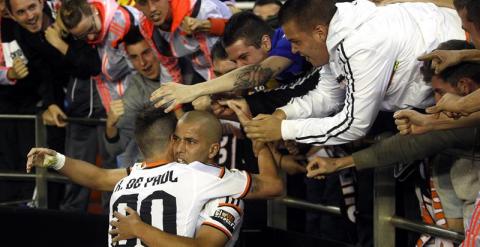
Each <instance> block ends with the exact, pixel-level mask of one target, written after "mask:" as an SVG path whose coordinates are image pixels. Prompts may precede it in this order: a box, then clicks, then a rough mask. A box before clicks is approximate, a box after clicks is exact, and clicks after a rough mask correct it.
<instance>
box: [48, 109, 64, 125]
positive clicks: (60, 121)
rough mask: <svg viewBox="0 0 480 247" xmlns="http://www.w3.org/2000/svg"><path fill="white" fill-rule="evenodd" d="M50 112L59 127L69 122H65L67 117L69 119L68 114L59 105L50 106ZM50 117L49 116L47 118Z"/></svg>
mask: <svg viewBox="0 0 480 247" xmlns="http://www.w3.org/2000/svg"><path fill="white" fill-rule="evenodd" d="M48 112H49V114H50V115H51V117H52V118H53V122H54V123H55V125H56V126H57V127H65V126H67V122H65V119H67V115H65V113H64V112H63V111H62V109H60V107H58V105H55V104H52V105H50V106H48ZM47 119H48V118H47Z"/></svg>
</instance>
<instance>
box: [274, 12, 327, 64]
mask: <svg viewBox="0 0 480 247" xmlns="http://www.w3.org/2000/svg"><path fill="white" fill-rule="evenodd" d="M283 31H284V32H285V36H286V37H287V38H288V40H289V41H290V42H291V43H292V52H293V53H300V55H302V56H303V57H305V59H306V60H307V61H308V62H310V63H311V64H312V65H313V66H315V67H318V66H322V65H325V64H327V63H328V59H329V54H328V50H327V43H326V40H327V32H328V27H326V26H324V25H318V26H316V27H315V28H314V29H313V30H311V31H304V30H302V29H300V28H299V27H298V25H297V24H296V23H294V22H293V21H290V22H287V23H286V24H284V25H283Z"/></svg>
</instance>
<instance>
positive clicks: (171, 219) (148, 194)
mask: <svg viewBox="0 0 480 247" xmlns="http://www.w3.org/2000/svg"><path fill="white" fill-rule="evenodd" d="M250 181H251V177H250V175H249V174H248V173H247V172H245V171H239V170H234V169H232V170H228V169H225V168H223V167H218V166H213V165H206V164H203V163H200V162H192V163H190V164H188V165H185V164H181V163H176V162H173V163H168V164H164V165H159V166H154V167H143V166H142V163H137V164H135V165H134V166H133V167H132V169H131V173H130V174H129V175H128V176H127V177H125V178H123V179H122V180H120V181H119V182H118V183H117V185H116V186H115V189H114V191H113V194H112V197H111V199H110V220H112V219H113V212H115V211H117V212H120V213H121V214H124V215H125V206H128V207H130V208H132V209H134V210H136V211H137V213H138V214H139V215H140V217H141V219H142V221H143V222H145V223H147V224H149V225H152V226H154V227H156V228H158V229H160V230H163V231H165V232H167V233H171V234H175V235H179V236H185V237H193V236H194V234H195V227H196V224H197V220H198V218H199V215H200V211H201V210H202V208H203V207H204V205H205V204H206V203H207V202H208V201H210V200H211V199H215V198H220V197H227V196H230V197H232V198H242V197H244V196H245V195H246V193H247V192H248V190H249V189H250V188H249V187H250ZM110 228H111V226H110ZM109 230H110V229H109ZM108 243H109V246H113V245H112V236H111V235H109V236H108ZM118 244H119V245H117V246H144V244H143V243H141V241H140V240H139V239H129V240H122V241H120V242H119V243H118Z"/></svg>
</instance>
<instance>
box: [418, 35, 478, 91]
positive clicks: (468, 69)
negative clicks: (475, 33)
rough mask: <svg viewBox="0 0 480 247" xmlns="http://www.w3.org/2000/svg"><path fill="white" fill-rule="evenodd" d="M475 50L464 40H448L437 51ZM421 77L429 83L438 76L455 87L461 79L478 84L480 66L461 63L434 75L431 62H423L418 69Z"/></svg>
mask: <svg viewBox="0 0 480 247" xmlns="http://www.w3.org/2000/svg"><path fill="white" fill-rule="evenodd" d="M465 49H475V48H474V46H473V45H472V44H470V43H468V42H467V41H464V40H449V41H446V42H443V43H441V44H440V45H439V46H438V48H437V50H465ZM420 71H421V72H422V75H423V80H424V81H426V82H431V81H432V77H433V76H434V75H435V76H438V77H439V78H441V79H442V80H443V81H445V82H447V83H449V84H450V85H452V86H454V87H455V86H457V83H458V81H459V80H460V79H462V78H465V77H466V78H470V79H472V80H473V81H474V82H475V83H477V84H480V64H478V63H471V62H462V63H459V64H457V65H455V66H451V67H448V68H446V69H445V70H443V71H442V72H441V73H440V74H435V70H434V69H432V61H425V62H423V66H422V67H421V68H420Z"/></svg>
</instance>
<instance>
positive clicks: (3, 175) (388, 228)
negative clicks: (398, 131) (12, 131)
mask: <svg viewBox="0 0 480 247" xmlns="http://www.w3.org/2000/svg"><path fill="white" fill-rule="evenodd" d="M2 119H18V120H22V119H24V120H33V121H34V123H35V145H36V146H37V147H41V146H46V128H45V125H44V124H43V121H42V116H41V115H40V114H39V115H11V114H6V115H0V120H2ZM66 121H67V122H75V123H81V124H92V125H96V124H104V123H105V119H89V118H67V119H66ZM35 170H36V173H35V174H25V173H14V172H0V179H1V180H18V179H21V180H33V179H35V184H36V188H35V193H34V197H33V199H32V200H21V201H12V202H2V203H0V206H6V205H12V204H18V203H25V202H32V203H33V205H34V206H35V207H37V208H47V197H48V194H47V181H56V182H66V181H67V179H66V178H65V177H63V176H61V175H58V174H53V173H48V172H47V170H46V169H42V168H37V169H35ZM392 174H393V172H392V168H377V169H376V170H375V175H374V212H373V218H374V245H375V246H376V247H380V246H381V247H383V246H395V228H401V229H405V230H409V231H414V232H419V233H427V234H430V235H432V236H437V237H441V238H446V239H451V240H453V241H454V242H457V243H459V242H461V241H463V239H464V235H463V234H462V233H459V232H454V231H451V230H447V229H444V228H441V227H438V226H434V225H426V224H423V223H419V222H414V221H411V220H408V219H404V218H401V217H398V216H396V215H395V179H394V178H393V176H392ZM286 207H293V208H299V209H304V210H309V211H316V212H325V213H330V214H335V215H340V214H341V211H340V208H339V207H335V206H329V205H322V204H316V203H311V202H307V201H303V200H298V199H295V198H292V197H283V198H278V199H275V200H270V201H269V202H268V226H270V227H274V228H278V229H283V230H286V219H287V217H286Z"/></svg>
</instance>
